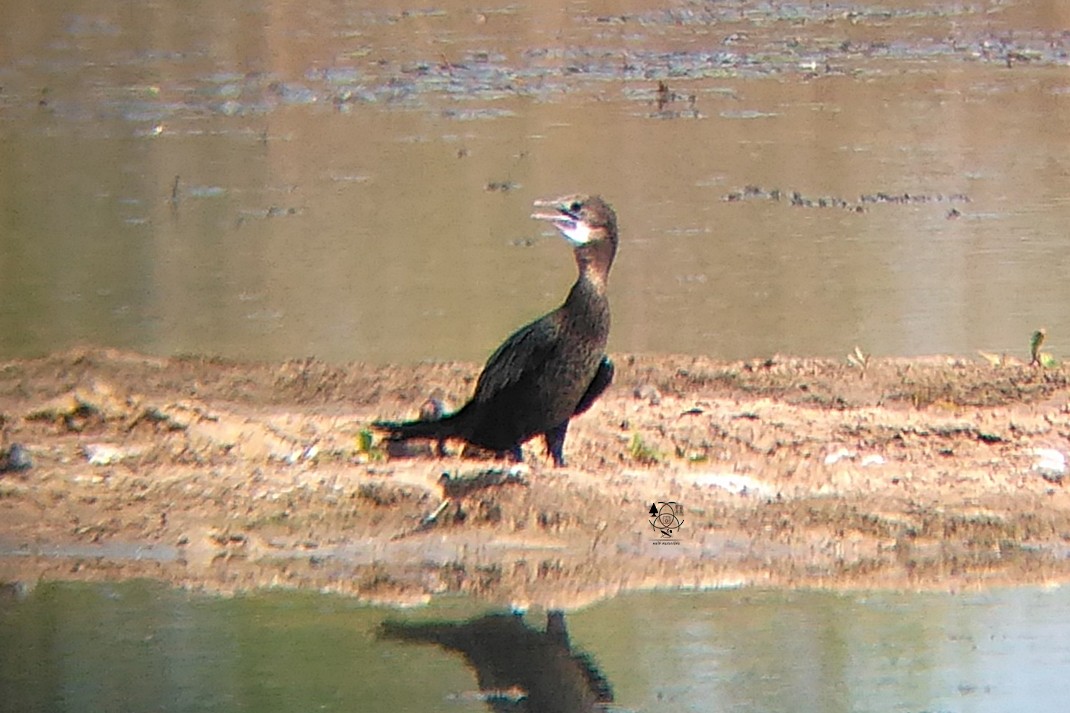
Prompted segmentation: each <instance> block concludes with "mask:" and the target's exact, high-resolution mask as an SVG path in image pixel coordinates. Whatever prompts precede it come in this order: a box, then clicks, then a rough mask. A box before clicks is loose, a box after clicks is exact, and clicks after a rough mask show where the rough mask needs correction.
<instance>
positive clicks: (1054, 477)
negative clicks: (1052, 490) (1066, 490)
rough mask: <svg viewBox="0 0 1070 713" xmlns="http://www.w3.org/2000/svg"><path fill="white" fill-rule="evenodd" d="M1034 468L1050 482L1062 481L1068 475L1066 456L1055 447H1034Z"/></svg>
mask: <svg viewBox="0 0 1070 713" xmlns="http://www.w3.org/2000/svg"><path fill="white" fill-rule="evenodd" d="M1033 455H1034V456H1036V458H1037V459H1036V461H1034V463H1033V470H1035V471H1036V472H1037V473H1039V474H1040V477H1041V478H1043V479H1044V480H1046V481H1048V482H1049V483H1061V482H1062V481H1063V477H1064V476H1065V475H1066V456H1065V455H1063V453H1062V451H1058V450H1056V449H1054V448H1034V449H1033Z"/></svg>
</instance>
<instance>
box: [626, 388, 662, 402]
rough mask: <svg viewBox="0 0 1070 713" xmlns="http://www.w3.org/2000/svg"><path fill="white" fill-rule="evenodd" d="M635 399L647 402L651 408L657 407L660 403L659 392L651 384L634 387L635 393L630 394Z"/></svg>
mask: <svg viewBox="0 0 1070 713" xmlns="http://www.w3.org/2000/svg"><path fill="white" fill-rule="evenodd" d="M632 394H633V395H634V396H635V398H637V399H640V400H643V401H648V402H649V403H650V405H651V406H657V405H658V404H660V403H661V392H660V391H658V387H656V386H654V385H652V384H641V385H639V386H636V387H635V391H633V392H632Z"/></svg>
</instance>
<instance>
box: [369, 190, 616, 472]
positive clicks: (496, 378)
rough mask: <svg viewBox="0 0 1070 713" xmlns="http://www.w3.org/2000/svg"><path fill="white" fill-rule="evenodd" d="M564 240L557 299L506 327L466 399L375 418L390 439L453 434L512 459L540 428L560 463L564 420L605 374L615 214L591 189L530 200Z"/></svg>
mask: <svg viewBox="0 0 1070 713" xmlns="http://www.w3.org/2000/svg"><path fill="white" fill-rule="evenodd" d="M535 205H536V207H538V208H542V209H549V210H545V211H541V212H537V213H534V214H533V215H532V216H531V217H532V218H536V219H538V220H546V221H549V222H550V223H551V224H552V225H553V226H554V227H555V228H557V230H558V231H559V232H560V233H561V234H562V235H563V236H564V237H565V238H566V239H567V240H568V241H569V243H571V244H572V249H573V253H574V255H575V258H576V265H577V267H578V268H579V276H578V277H577V278H576V282H575V284H574V285H573V286H572V290H571V291H570V292H569V293H568V297H567V298H566V299H565V302H564V304H562V305H561V306H560V307H558V308H557V309H555V310H554V311H552V312H550V313H548V314H546V315H544V316H542V317H540V318H539V319H537V320H535V321H534V322H531V323H530V324H528V325H525V326H524V327H521V328H520V329H518V330H517V331H516V332H514V333H513V334H512V336H510V337H509V338H508V339H506V340H505V342H503V343H502V345H501V346H500V347H498V349H497V350H496V351H495V352H494V353H493V354H492V355H491V356H490V359H488V360H487V363H486V366H484V367H483V372H482V373H481V374H480V375H479V380H478V381H477V382H476V389H475V392H474V393H473V394H472V398H471V400H469V402H468V403H467V404H465V405H464V406H462V407H461V408H460V409H459V410H458V411H456V412H454V413H453V414H450V415H448V416H444V417H441V418H437V419H430V420H416V421H409V422H405V423H396V422H387V421H377V422H376V423H375V424H374V426H375V427H376V428H378V429H379V430H382V431H386V433H387V437H388V438H389V439H390V440H406V439H409V438H432V439H445V438H459V439H462V440H464V441H467V442H468V443H471V444H473V445H476V446H479V447H481V448H486V449H489V450H492V451H495V452H497V453H499V454H508V455H509V456H511V457H512V458H513V459H514V460H520V459H521V457H522V455H521V450H520V446H521V444H522V443H524V442H525V441H527V440H528V439H530V438H532V437H534V436H537V435H540V434H541V435H542V436H543V437H544V438H545V439H546V446H547V449H548V450H549V452H550V455H551V457H552V458H553V460H554V464H555V465H557V466H563V465H564V464H565V457H564V445H565V433H566V432H567V431H568V423H569V419H571V418H572V417H573V416H576V415H578V414H581V413H583V412H584V411H586V410H587V409H588V408H590V406H591V404H592V403H594V401H595V399H596V398H598V396H599V395H600V394H601V393H602V392H603V391H604V390H605V389H606V387H607V386H609V383H610V382H611V381H612V380H613V362H611V361H610V360H609V358H608V357H606V355H605V349H606V341H607V339H608V337H609V300H608V298H607V296H606V279H607V278H608V276H609V268H610V266H612V264H613V257H614V255H615V254H616V252H617V216H616V214H615V213H614V212H613V209H612V208H611V207H610V206H609V204H608V203H606V202H605V201H603V200H602V199H601V198H600V197H598V196H583V195H575V196H567V197H564V198H559V199H557V200H553V201H536V202H535Z"/></svg>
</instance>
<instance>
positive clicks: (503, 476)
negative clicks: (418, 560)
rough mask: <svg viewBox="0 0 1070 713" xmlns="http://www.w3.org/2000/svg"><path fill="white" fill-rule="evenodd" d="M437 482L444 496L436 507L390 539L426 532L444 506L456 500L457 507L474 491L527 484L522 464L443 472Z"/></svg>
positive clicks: (443, 509)
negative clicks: (467, 472) (452, 473)
mask: <svg viewBox="0 0 1070 713" xmlns="http://www.w3.org/2000/svg"><path fill="white" fill-rule="evenodd" d="M438 482H439V485H441V486H442V492H443V495H444V496H445V497H444V499H443V500H442V502H441V503H439V505H438V507H436V508H435V509H434V511H433V512H431V513H430V514H429V515H425V516H424V517H423V518H421V519H420V522H419V523H418V524H417V525H416V527H414V528H412V529H411V530H406V531H405V532H401V533H398V534H397V535H394V536H393V537H391V538H390V539H391V540H400V539H403V538H405V537H409V536H410V535H416V534H419V533H421V532H427V531H428V530H430V529H431V528H433V527H435V525H437V524H438V521H439V520H438V518H439V516H440V515H442V513H443V512H445V510H446V508H448V507H449V506H450V503H452V502H454V501H458V509H459V507H460V504H459V501H460V500H461V499H463V498H466V497H468V496H469V495H471V494H472V493H474V492H476V491H479V490H485V489H487V488H493V487H497V486H500V485H527V481H526V480H524V467H523V466H514V467H512V468H509V469H508V470H505V469H502V468H492V469H490V470H483V471H480V472H478V473H475V474H474V475H470V476H459V477H457V478H451V477H450V474H449V473H443V474H442V477H440V478H439V481H438Z"/></svg>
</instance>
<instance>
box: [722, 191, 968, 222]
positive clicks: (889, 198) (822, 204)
mask: <svg viewBox="0 0 1070 713" xmlns="http://www.w3.org/2000/svg"><path fill="white" fill-rule="evenodd" d="M784 197H787V199H788V201H789V204H790V205H791V206H792V207H793V208H841V209H844V210H847V211H850V212H852V213H864V212H866V210H867V206H871V205H924V204H928V203H969V202H970V197H969V196H967V195H966V194H964V193H949V194H944V193H909V192H907V193H887V192H884V191H879V192H877V193H863V194H861V195H860V196H859V197H858V200H857V201H850V200H847V199H846V198H842V197H840V196H816V197H813V196H807V195H804V194H803V193H802V192H800V191H796V190H782V189H780V188H770V189H766V188H762V187H761V186H751V185H748V186H744V187H743V189H742V190H737V191H732V192H730V193H726V194H725V195H724V197H723V199H722V200H724V201H726V202H729V203H736V202H739V201H744V200H771V201H777V202H779V201H780V200H781V199H782V198H784ZM951 211H952V212H953V213H954V215H951V214H950V213H949V214H948V216H947V217H948V218H953V217H957V216H958V215H960V213H959V211H958V210H957V209H955V208H952V209H951Z"/></svg>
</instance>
